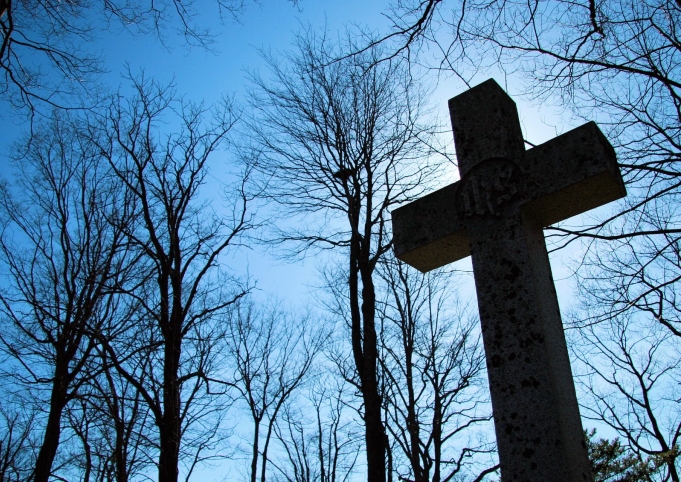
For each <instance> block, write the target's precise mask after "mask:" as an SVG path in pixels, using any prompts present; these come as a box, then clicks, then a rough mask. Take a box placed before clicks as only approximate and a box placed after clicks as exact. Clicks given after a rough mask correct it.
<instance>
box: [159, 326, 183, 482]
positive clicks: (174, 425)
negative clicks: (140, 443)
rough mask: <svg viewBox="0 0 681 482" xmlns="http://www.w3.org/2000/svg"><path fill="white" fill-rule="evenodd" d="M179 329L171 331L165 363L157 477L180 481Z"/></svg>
mask: <svg viewBox="0 0 681 482" xmlns="http://www.w3.org/2000/svg"><path fill="white" fill-rule="evenodd" d="M179 338H180V337H179V330H172V329H171V330H168V332H167V334H166V339H165V362H164V366H163V372H164V373H163V418H162V419H161V426H160V427H159V435H160V437H161V453H160V455H159V465H158V480H159V481H163V482H177V479H178V469H177V467H178V464H179V458H180V390H179V388H180V387H179V385H178V380H177V372H178V368H179V362H180V340H179Z"/></svg>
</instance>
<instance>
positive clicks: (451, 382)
mask: <svg viewBox="0 0 681 482" xmlns="http://www.w3.org/2000/svg"><path fill="white" fill-rule="evenodd" d="M379 273H380V275H381V280H382V281H383V283H384V284H385V299H384V300H383V302H382V303H381V305H380V319H381V326H382V329H381V352H382V355H381V363H382V366H383V373H384V376H383V379H384V384H385V389H384V393H385V402H384V403H385V405H386V419H387V427H388V430H389V432H390V434H391V439H392V440H393V444H394V445H395V447H396V448H397V452H398V453H397V454H395V455H394V459H395V470H396V471H397V473H398V475H399V478H400V480H413V481H415V482H428V481H433V482H446V481H449V480H455V479H457V478H460V477H461V476H462V475H463V474H467V475H469V476H470V475H478V476H479V475H480V473H479V472H480V471H483V472H486V473H489V472H490V470H489V469H490V467H491V466H494V465H495V464H494V463H490V460H491V459H490V457H489V454H493V453H494V452H495V451H496V448H495V446H494V444H493V443H490V442H485V441H484V437H481V433H482V432H484V430H485V425H487V426H488V428H489V422H490V420H491V407H490V406H489V401H488V396H487V388H486V377H485V371H484V370H485V361H484V352H483V350H482V346H481V344H480V334H479V333H478V332H477V326H478V320H477V317H474V316H472V315H471V313H470V311H469V310H467V309H466V306H464V305H463V304H462V303H461V302H460V301H459V300H454V297H455V296H456V292H455V291H454V290H453V288H454V286H455V285H456V279H455V277H454V276H452V274H451V273H446V272H443V271H436V272H433V273H429V274H426V275H423V274H421V273H417V272H416V271H415V270H413V269H411V268H409V267H408V266H407V265H405V264H403V263H401V262H400V261H398V260H396V259H385V260H384V261H383V262H382V263H381V267H380V270H379ZM480 455H483V456H484V457H480ZM485 464H487V465H486V466H485Z"/></svg>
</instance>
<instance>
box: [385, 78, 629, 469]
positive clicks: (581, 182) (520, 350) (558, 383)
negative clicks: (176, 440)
mask: <svg viewBox="0 0 681 482" xmlns="http://www.w3.org/2000/svg"><path fill="white" fill-rule="evenodd" d="M449 107H450V113H451V118H452V127H453V129H454V140H455V144H456V152H457V158H458V161H459V171H460V173H461V180H460V181H458V182H456V183H454V184H452V185H450V186H447V187H445V188H443V189H440V190H438V191H436V192H434V193H432V194H430V195H428V196H425V197H424V198H422V199H419V200H418V201H415V202H413V203H410V204H408V205H406V206H403V207H401V208H399V209H397V210H395V211H394V212H393V236H394V246H395V253H396V255H397V256H398V258H400V259H402V260H403V261H405V262H406V263H408V264H410V265H412V266H414V267H415V268H417V269H419V270H421V271H424V272H425V271H429V270H431V269H434V268H437V267H440V266H443V265H445V264H447V263H451V262H453V261H456V260H458V259H461V258H464V257H466V256H468V255H472V257H473V272H474V277H475V284H476V290H477V294H478V306H479V310H480V320H481V323H482V334H483V341H484V346H485V354H486V358H487V369H488V376H489V383H490V393H491V398H492V408H493V412H494V424H495V430H496V435H497V445H498V449H499V459H500V463H501V476H502V480H503V481H552V482H560V481H565V482H568V481H570V482H574V481H590V480H591V474H590V470H589V463H588V459H587V454H586V446H585V442H584V436H583V432H582V425H581V421H580V417H579V408H578V405H577V398H576V395H575V389H574V384H573V380H572V373H571V370H570V362H569V358H568V352H567V347H566V344H565V335H564V332H563V326H562V322H561V319H560V311H559V307H558V300H557V297H556V292H555V288H554V284H553V278H552V276H551V267H550V264H549V259H548V254H547V252H546V245H545V243H544V235H543V228H544V227H546V226H548V225H550V224H553V223H556V222H558V221H561V220H564V219H566V218H568V217H570V216H573V215H576V214H579V213H581V212H584V211H586V210H589V209H592V208H595V207H597V206H600V205H602V204H605V203H607V202H610V201H613V200H615V199H618V198H621V197H623V196H624V195H625V194H626V192H625V190H624V185H623V182H622V178H621V175H620V173H619V169H618V167H617V162H616V159H615V153H614V150H613V149H612V146H611V145H610V144H609V143H608V141H607V139H606V138H605V136H603V134H602V133H601V132H600V131H599V129H598V127H597V126H596V125H595V124H594V123H588V124H585V125H583V126H581V127H579V128H577V129H574V130H572V131H570V132H568V133H566V134H564V135H562V136H559V137H557V138H555V139H553V140H551V141H549V142H547V143H545V144H542V145H540V146H537V147H535V148H533V149H530V150H528V151H525V149H524V144H523V139H522V134H521V130H520V124H519V121H518V115H517V111H516V107H515V103H514V102H513V101H512V100H511V99H510V97H508V95H507V94H506V93H505V92H504V91H503V90H502V89H501V88H500V87H499V86H498V85H497V84H496V83H495V82H494V81H493V80H488V81H487V82H484V83H482V84H480V85H478V86H477V87H474V88H473V89H471V90H469V91H467V92H465V93H463V94H461V95H459V96H457V97H454V98H453V99H451V100H450V101H449Z"/></svg>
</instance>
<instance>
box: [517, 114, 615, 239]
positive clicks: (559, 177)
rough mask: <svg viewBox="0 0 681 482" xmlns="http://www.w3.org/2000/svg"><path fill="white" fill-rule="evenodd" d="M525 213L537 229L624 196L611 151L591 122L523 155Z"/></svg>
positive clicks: (523, 208)
mask: <svg viewBox="0 0 681 482" xmlns="http://www.w3.org/2000/svg"><path fill="white" fill-rule="evenodd" d="M523 171H524V172H525V173H526V175H527V178H528V179H527V185H526V186H527V187H526V190H525V192H526V196H527V199H528V201H527V202H526V203H524V205H523V206H522V208H521V209H522V210H523V214H524V215H526V216H527V217H529V218H530V219H532V220H533V221H534V222H535V223H537V224H538V225H540V226H541V227H547V226H550V225H551V224H555V223H557V222H560V221H563V220H565V219H568V218H570V217H572V216H576V215H577V214H581V213H583V212H586V211H588V210H590V209H593V208H596V207H599V206H602V205H604V204H607V203H609V202H611V201H614V200H616V199H620V198H622V197H624V196H626V194H627V193H626V190H625V188H624V183H623V182H622V176H621V174H620V172H619V168H618V167H617V158H616V157H615V150H614V149H613V148H612V146H611V145H610V143H609V142H608V140H607V139H606V138H605V136H604V135H603V134H602V133H601V131H600V129H599V128H598V126H596V124H595V123H593V122H589V123H587V124H584V125H583V126H580V127H577V128H576V129H573V130H571V131H569V132H567V133H565V134H563V135H561V136H558V137H556V138H554V139H551V140H550V141H548V142H546V143H544V144H541V145H539V146H537V147H534V148H532V149H530V150H528V151H526V152H525V160H524V162H523Z"/></svg>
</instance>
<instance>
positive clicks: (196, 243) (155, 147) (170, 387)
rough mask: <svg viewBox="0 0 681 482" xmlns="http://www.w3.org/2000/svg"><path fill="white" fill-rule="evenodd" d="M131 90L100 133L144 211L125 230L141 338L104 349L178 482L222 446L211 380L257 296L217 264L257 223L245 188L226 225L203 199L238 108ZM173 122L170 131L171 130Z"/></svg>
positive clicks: (153, 87)
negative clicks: (237, 315)
mask: <svg viewBox="0 0 681 482" xmlns="http://www.w3.org/2000/svg"><path fill="white" fill-rule="evenodd" d="M133 87H134V91H135V92H134V95H133V96H131V98H130V99H129V100H127V101H123V100H119V101H116V102H114V103H113V104H112V106H111V108H110V110H109V113H108V119H107V120H106V122H104V123H102V125H100V126H99V129H100V130H101V132H103V133H104V135H106V136H107V140H106V142H102V143H100V149H101V155H102V156H104V157H105V158H107V159H109V161H110V165H111V168H112V169H113V170H114V172H115V174H116V176H117V178H118V179H120V181H122V182H123V184H124V186H125V192H127V193H129V195H130V196H131V197H132V198H133V199H134V202H135V205H136V207H137V210H136V212H135V215H136V216H137V219H138V223H137V224H135V225H134V226H133V227H132V229H131V228H129V227H127V226H121V228H123V229H125V235H126V240H127V242H128V243H129V244H130V245H131V246H133V247H134V248H135V249H136V250H139V253H140V263H141V266H140V267H139V268H138V269H139V270H140V272H141V273H142V276H141V279H143V281H144V282H143V283H140V284H139V285H136V286H130V289H128V290H127V291H126V296H128V297H130V299H131V300H133V301H132V302H134V303H135V304H136V305H137V306H138V309H139V314H138V317H137V321H136V325H137V327H138V330H137V331H136V332H135V333H129V334H128V335H127V336H128V337H132V339H129V341H128V343H127V346H122V347H121V346H116V345H113V344H108V345H106V346H105V350H106V351H107V356H108V360H109V362H110V363H112V364H113V365H114V366H115V368H116V369H117V371H118V373H119V374H120V375H121V376H122V377H123V378H124V379H125V380H126V381H128V382H129V383H130V384H132V385H133V386H134V387H135V388H136V389H137V390H138V391H139V392H140V394H141V396H142V399H143V400H144V401H145V403H146V404H147V406H148V408H149V410H150V412H151V414H152V416H153V419H154V423H155V425H156V427H157V430H158V434H157V438H156V440H157V443H158V448H159V454H158V479H159V480H163V481H168V482H173V481H177V478H178V470H179V468H178V467H179V464H180V461H181V460H182V461H183V463H186V464H187V468H186V470H187V471H188V473H191V471H192V470H193V469H194V467H195V466H196V464H197V463H199V462H200V461H201V460H202V459H203V457H205V455H203V453H204V452H209V451H210V449H211V448H212V447H213V446H215V444H217V443H218V442H219V440H218V437H217V435H218V427H219V421H220V417H221V416H224V414H223V413H222V412H221V408H223V405H222V404H223V403H225V401H224V398H221V395H223V394H224V390H222V389H216V387H221V385H220V384H219V382H218V381H216V380H213V379H212V378H211V377H212V376H213V373H214V372H215V371H216V370H217V369H218V367H216V365H215V363H216V358H217V357H218V356H219V352H220V344H221V343H222V340H224V332H225V330H226V329H227V328H226V327H224V326H221V325H220V323H219V322H218V320H220V319H222V318H221V317H223V316H224V315H225V313H226V312H228V311H229V310H230V309H231V307H232V306H233V305H234V303H236V301H237V300H238V299H240V298H241V297H242V296H244V295H245V294H246V293H247V292H248V290H249V287H248V286H247V285H245V284H244V283H243V282H240V281H239V280H237V279H236V278H235V277H234V276H232V275H230V274H229V273H228V272H227V270H226V268H221V267H220V264H219V262H220V260H221V259H222V256H223V255H224V254H225V253H226V252H227V251H228V250H229V249H231V248H233V247H235V246H238V245H239V243H240V239H241V236H242V235H243V234H244V232H245V231H247V230H248V229H249V228H250V227H252V223H251V218H250V215H249V213H248V212H247V204H248V200H249V198H248V196H247V195H246V193H245V191H244V190H243V184H242V181H239V182H237V187H236V189H235V191H234V192H231V191H230V192H226V195H227V196H229V197H228V201H229V202H230V203H232V204H231V207H230V206H227V209H228V210H229V209H231V211H227V212H226V214H227V215H225V212H223V213H221V215H218V214H217V213H216V212H215V211H214V209H212V207H211V204H209V198H208V197H206V196H204V193H205V191H204V192H202V187H204V184H205V181H206V178H207V176H208V173H209V168H210V165H211V163H210V161H211V159H212V158H213V157H214V156H215V151H216V150H217V149H219V148H220V147H222V146H223V145H224V144H225V143H226V141H227V139H226V136H227V134H228V132H229V131H230V129H231V128H232V126H233V124H234V122H235V121H236V118H237V116H236V114H235V111H234V108H233V106H232V104H231V103H230V102H229V101H225V102H224V103H223V104H221V105H220V106H216V107H215V109H214V110H213V111H210V112H209V111H208V109H206V108H204V107H203V106H201V105H195V104H188V103H183V102H180V101H179V100H177V98H176V97H175V95H174V93H173V92H172V91H171V90H170V89H167V88H162V87H159V86H158V85H157V84H154V83H152V82H148V81H145V80H144V79H141V80H138V81H134V82H133ZM164 122H173V123H174V124H173V128H172V129H169V131H164V130H163V129H162V127H161V126H162V125H163V123H164ZM214 389H215V393H214ZM211 418H213V420H212V421H211Z"/></svg>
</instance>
